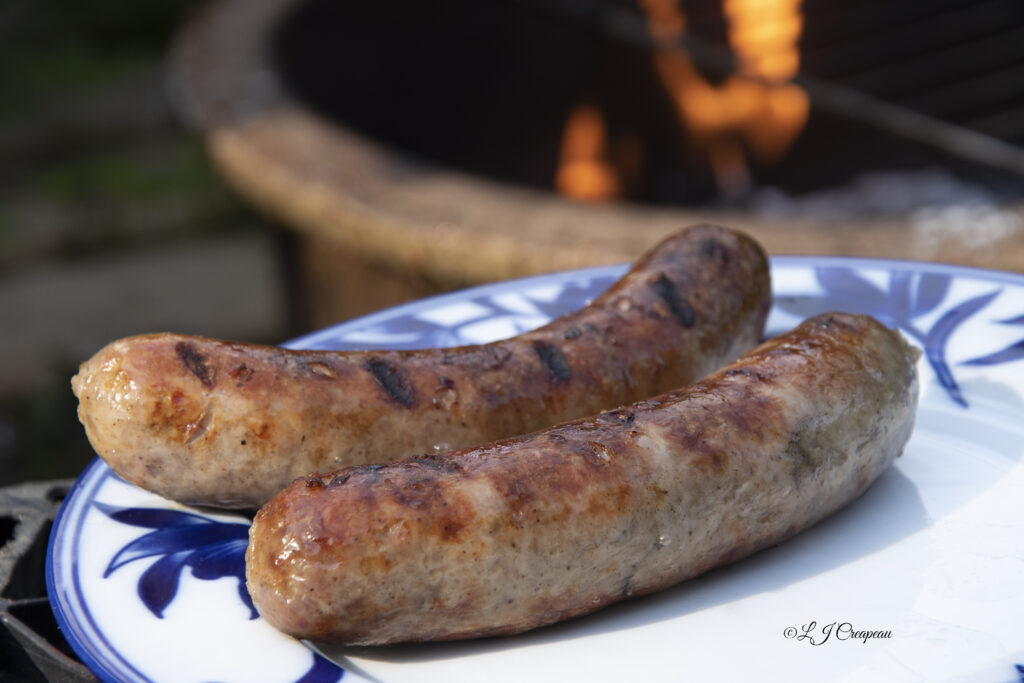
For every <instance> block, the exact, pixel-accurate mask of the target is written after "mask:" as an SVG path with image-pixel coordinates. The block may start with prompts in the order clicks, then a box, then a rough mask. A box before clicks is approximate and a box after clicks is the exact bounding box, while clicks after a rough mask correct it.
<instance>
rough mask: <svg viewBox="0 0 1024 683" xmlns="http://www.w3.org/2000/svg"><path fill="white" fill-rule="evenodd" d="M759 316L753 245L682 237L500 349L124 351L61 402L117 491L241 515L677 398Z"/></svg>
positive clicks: (181, 339)
mask: <svg viewBox="0 0 1024 683" xmlns="http://www.w3.org/2000/svg"><path fill="white" fill-rule="evenodd" d="M770 303H771V284H770V281H769V272H768V263H767V259H766V257H765V255H764V252H763V251H762V250H761V248H760V246H758V245H757V243H755V242H754V241H753V240H751V239H750V238H748V237H746V236H745V235H742V234H740V233H737V232H734V231H731V230H727V229H725V228H720V227H715V226H696V227H692V228H689V229H686V230H683V231H681V232H679V233H677V234H676V235H674V236H672V237H670V238H668V239H666V240H665V241H664V242H662V243H661V244H660V245H658V246H657V247H655V248H654V249H653V250H652V251H651V252H649V253H648V254H647V255H646V256H645V257H644V258H643V259H641V260H640V261H639V262H637V263H636V264H635V265H634V267H633V268H632V269H631V270H630V271H629V272H628V273H627V274H626V275H625V276H624V277H623V278H622V279H621V280H620V281H619V282H617V283H616V284H615V285H614V286H612V287H611V289H609V290H608V291H607V292H606V293H604V294H603V295H602V296H600V297H599V298H598V299H596V300H595V301H594V302H593V303H592V304H591V305H589V306H587V307H585V308H584V309H582V310H580V311H579V312H576V313H574V314H572V315H568V316H565V317H563V318H559V319H558V320H556V321H554V322H552V323H550V324H549V325H547V326H545V327H543V328H540V329H538V330H535V331H532V332H529V333H526V334H523V335H520V336H518V337H515V338H512V339H508V340H504V341H499V342H495V343H492V344H486V345H482V346H465V347H459V348H451V349H429V350H421V351H360V352H341V351H289V350H285V349H281V348H278V347H271V346H255V345H245V344H233V343H229V342H224V341H216V340H211V339H203V338H197V337H187V336H181V335H170V334H161V335H149V336H139V337H129V338H127V339H122V340H120V341H116V342H113V343H112V344H110V345H108V346H107V347H106V348H104V349H102V350H101V351H99V352H98V353H97V354H96V355H95V356H94V357H93V358H92V359H90V360H89V361H87V362H86V363H84V364H83V365H82V367H81V369H80V371H79V373H78V374H77V375H76V376H75V378H74V379H73V380H72V386H73V388H74V391H75V394H76V395H77V396H78V398H79V408H78V414H79V418H80V420H81V421H82V423H83V424H84V425H85V429H86V433H87V434H88V436H89V439H90V441H91V442H92V445H93V447H94V448H95V449H96V451H97V453H99V455H100V456H101V457H102V458H103V459H104V460H105V461H106V462H107V464H109V465H110V467H111V468H112V469H113V470H114V471H115V472H117V473H118V474H119V475H121V476H122V477H124V478H125V479H127V480H128V481H131V482H133V483H135V484H137V485H139V486H141V487H142V488H145V489H148V490H150V491H153V492H155V493H158V494H160V495H163V496H165V497H167V498H171V499H174V500H178V501H181V502H184V503H192V504H200V505H215V506H224V507H253V508H255V507H258V506H259V505H261V504H263V503H264V502H266V501H267V500H268V499H269V498H270V497H271V496H272V495H274V494H275V493H277V492H278V491H280V490H281V489H282V488H284V487H285V486H287V485H288V484H289V483H290V482H292V481H293V480H294V479H295V478H296V477H300V476H304V475H307V474H310V473H313V472H328V471H331V470H335V469H339V468H341V467H347V466H350V465H359V464H368V463H381V462H387V461H390V460H394V459H397V458H403V457H411V456H414V455H418V454H423V453H431V452H437V451H440V450H447V449H449V448H461V447H465V446H470V445H475V444H480V443H486V442H488V441H493V440H495V439H500V438H504V437H508V436H513V435H516V434H523V433H526V432H530V431H534V430H537V429H540V428H542V427H545V426H547V425H551V424H556V423H558V422H562V421H564V420H569V419H573V418H576V417H582V416H584V415H592V414H594V413H596V412H597V411H599V410H603V409H606V408H609V407H613V406H617V405H621V404H623V403H628V402H630V401H636V400H639V399H642V398H646V397H648V396H653V395H655V394H658V393H661V392H664V391H669V390H671V389H674V388H676V387H679V386H683V385H685V384H688V383H689V382H692V381H694V380H696V379H698V378H700V377H703V376H704V375H706V374H707V373H709V372H711V371H712V370H714V369H716V368H718V367H721V366H722V365H724V364H725V363H727V362H729V361H730V360H732V359H734V358H736V357H737V356H738V355H739V354H740V353H742V352H744V351H746V350H748V349H750V348H751V347H753V346H754V345H755V344H756V343H757V342H758V341H759V340H760V336H761V334H762V332H763V329H764V321H765V317H766V316H767V312H768V309H769V306H770Z"/></svg>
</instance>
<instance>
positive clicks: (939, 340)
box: [924, 289, 1002, 407]
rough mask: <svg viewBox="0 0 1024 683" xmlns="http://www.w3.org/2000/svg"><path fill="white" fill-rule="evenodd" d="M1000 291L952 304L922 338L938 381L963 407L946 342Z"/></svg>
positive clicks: (964, 401)
mask: <svg viewBox="0 0 1024 683" xmlns="http://www.w3.org/2000/svg"><path fill="white" fill-rule="evenodd" d="M1001 291H1002V290H1001V289H996V290H994V291H992V292H989V293H988V294H981V295H979V296H976V297H974V298H973V299H968V300H967V301H964V302H962V303H960V304H958V305H957V306H954V307H953V308H951V309H950V310H948V311H946V312H945V313H944V314H943V315H942V317H941V318H939V320H938V321H937V322H936V323H935V325H933V326H932V329H931V330H929V331H928V334H927V335H926V336H925V338H924V352H925V356H926V357H927V358H928V362H929V363H930V364H931V366H932V368H933V369H934V370H935V374H936V375H937V376H938V378H939V383H940V384H941V385H942V386H943V387H944V388H945V389H946V392H947V393H948V394H949V396H950V398H952V399H953V400H954V401H956V402H957V403H959V404H960V405H962V406H964V407H966V406H967V401H966V399H964V396H963V394H962V393H961V391H960V387H959V386H958V385H957V383H956V380H955V379H954V378H953V373H952V372H951V371H950V369H949V365H948V364H947V363H946V344H947V343H948V342H949V338H950V336H952V334H953V332H955V331H956V329H957V328H958V327H959V326H960V325H961V324H962V323H963V322H964V321H966V320H967V319H968V318H970V317H971V316H972V315H974V314H975V313H977V312H978V311H980V310H981V309H982V308H984V307H985V306H987V305H988V303H989V302H990V301H992V299H994V298H995V297H996V296H998V295H999V293H1000V292H1001Z"/></svg>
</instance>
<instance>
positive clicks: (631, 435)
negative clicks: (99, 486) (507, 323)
mask: <svg viewBox="0 0 1024 683" xmlns="http://www.w3.org/2000/svg"><path fill="white" fill-rule="evenodd" d="M917 357H918V353H917V351H916V350H915V349H912V348H911V347H909V346H908V345H907V344H906V343H905V342H904V341H903V339H902V337H900V335H899V333H898V332H896V331H893V330H889V329H887V328H885V327H883V326H882V325H880V324H879V323H878V322H876V321H875V320H874V319H872V318H868V317H864V316H854V315H846V314H831V315H825V316H819V317H816V318H813V319H810V320H809V321H807V322H805V323H804V324H802V325H801V326H799V327H798V328H797V329H795V330H794V331H792V332H790V333H788V334H786V335H783V336H781V337H778V338H776V339H773V340H771V341H768V342H766V343H765V344H763V345H761V346H759V347H758V348H757V349H755V350H753V351H752V352H750V353H749V354H747V355H745V356H743V357H742V358H740V359H739V360H737V361H736V362H735V363H733V364H732V365H730V366H728V367H726V368H724V369H722V370H720V371H718V372H716V373H714V374H713V375H711V376H709V377H707V378H705V379H704V380H701V381H699V382H697V383H695V384H693V385H691V386H690V387H688V388H685V389H681V390H678V391H675V392H671V393H668V394H665V395H662V396H659V397H658V398H655V399H652V400H648V401H643V402H640V403H635V404H633V405H630V406H627V407H623V408H619V409H616V410H612V411H609V412H604V413H601V414H599V415H597V416H595V417H590V418H585V419H581V420H577V421H573V422H568V423H565V424H562V425H558V426H555V427H551V428H548V429H547V430H544V431H540V432H537V433H534V434H532V435H526V436H522V437H517V438H513V439H508V440H504V441H499V442H496V443H493V444H490V445H486V446H481V447H478V448H475V449H468V450H462V451H458V452H454V453H448V454H444V455H443V456H439V457H428V458H421V459H415V460H409V461H405V462H397V463H393V464H389V465H385V466H383V467H355V468H350V469H346V470H342V471H340V472H337V473H335V474H332V475H330V476H314V477H309V478H306V479H304V480H299V481H297V482H295V483H294V484H292V485H291V486H290V487H289V488H287V489H285V490H284V491H283V492H281V493H280V494H279V495H277V496H275V497H274V499H273V500H271V501H270V502H269V503H267V504H266V505H265V506H264V507H263V508H262V509H261V510H260V511H259V513H258V514H257V515H256V518H255V520H254V522H253V525H252V528H251V530H250V537H249V539H250V540H249V548H248V551H247V555H246V562H247V573H248V587H249V593H250V595H251V596H252V598H253V601H254V602H255V604H256V607H257V609H258V610H259V612H260V614H262V615H263V617H264V618H266V619H267V621H269V622H270V623H271V624H272V625H274V626H276V627H277V628H279V629H281V630H283V631H285V632H287V633H290V634H293V635H295V636H298V637H301V638H311V639H314V640H321V641H335V642H340V643H351V644H365V645H372V644H384V643H393V642H403V641H422V640H446V639H455V638H470V637H476V636H489V635H499V634H511V633H518V632H521V631H525V630H527V629H531V628H535V627H538V626H543V625H545V624H550V623H553V622H556V621H560V620H563V619H567V618H570V617H574V616H578V615H583V614H586V613H588V612H593V611H594V610H596V609H599V608H601V607H604V606H606V605H608V604H610V603H613V602H617V601H619V600H622V599H625V598H627V597H629V596H633V595H642V594H645V593H650V592H653V591H656V590H660V589H663V588H666V587H668V586H670V585H672V584H675V583H677V582H679V581H681V580H684V579H687V578H689V577H693V576H696V575H698V574H700V573H702V572H705V571H707V570H708V569H711V568H713V567H716V566H719V565H721V564H724V563H727V562H731V561H734V560H737V559H739V558H742V557H744V556H746V555H749V554H750V553H753V552H755V551H757V550H759V549H761V548H764V547H767V546H770V545H772V544H775V543H777V542H779V541H781V540H783V539H785V538H787V537H790V536H792V535H793V534H795V533H797V532H799V531H801V530H802V529H805V528H807V527H809V526H811V525H812V524H814V523H815V522H817V521H818V520H820V519H822V518H823V517H825V516H826V515H829V514H831V513H833V512H835V511H836V510H837V509H839V508H840V507H842V506H843V505H845V504H847V503H849V502H850V501H852V500H854V499H855V498H857V497H858V496H859V495H860V494H861V493H863V492H864V491H865V490H866V489H867V487H868V486H869V485H870V484H871V483H872V482H873V481H874V480H875V479H876V478H877V477H878V476H879V474H881V473H882V472H883V471H884V470H885V469H886V468H888V467H889V465H890V464H891V463H892V462H893V460H894V459H895V458H896V457H897V456H898V455H899V454H900V452H901V451H902V450H903V448H904V445H905V444H906V442H907V440H908V439H909V437H910V434H911V431H912V428H913V422H914V415H915V409H916V404H917V392H918V381H917V374H916V368H915V362H916V360H917Z"/></svg>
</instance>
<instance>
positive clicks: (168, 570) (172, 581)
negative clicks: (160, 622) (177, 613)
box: [137, 551, 188, 619]
mask: <svg viewBox="0 0 1024 683" xmlns="http://www.w3.org/2000/svg"><path fill="white" fill-rule="evenodd" d="M186 555H188V553H187V552H184V551H183V552H178V553H173V554H171V555H166V556H164V557H161V558H160V559H159V560H157V561H156V562H154V563H153V564H152V565H151V566H150V567H149V569H147V570H146V571H145V572H143V573H142V576H141V577H140V578H139V585H138V587H137V591H138V594H139V598H140V599H141V600H142V604H144V605H145V606H146V607H147V608H148V609H149V611H150V612H152V613H153V614H154V615H156V616H157V618H159V619H163V618H164V609H165V608H166V607H167V605H169V604H171V600H173V599H174V596H175V595H176V594H177V593H178V582H179V581H180V579H181V570H182V569H184V568H185V556H186Z"/></svg>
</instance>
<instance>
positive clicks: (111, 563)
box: [46, 257, 1024, 682]
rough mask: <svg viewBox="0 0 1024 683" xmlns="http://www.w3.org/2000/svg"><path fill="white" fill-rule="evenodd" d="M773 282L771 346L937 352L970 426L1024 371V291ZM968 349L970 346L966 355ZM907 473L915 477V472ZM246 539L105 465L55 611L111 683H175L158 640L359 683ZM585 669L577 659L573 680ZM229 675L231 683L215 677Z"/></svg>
mask: <svg viewBox="0 0 1024 683" xmlns="http://www.w3.org/2000/svg"><path fill="white" fill-rule="evenodd" d="M624 270H625V267H624V266H613V267H605V268H595V269H587V270H582V271H576V272H572V273H558V274H552V275H546V276H539V277H535V278H527V279H524V280H520V281H516V282H510V283H498V284H495V285H489V286H485V287H480V288H476V289H472V290H467V291H465V292H457V293H454V294H449V295H443V296H440V297H434V298H432V299H427V300H423V301H419V302H414V303H410V304H406V305H404V306H399V307H396V308H394V309H389V310H388V311H383V312H380V313H377V314H372V315H370V316H366V317H364V318H361V319H359V320H354V321H350V322H347V323H343V324H341V325H337V326H334V327H331V328H328V329H326V330H323V331H321V332H317V333H314V334H311V335H307V336H305V337H302V338H300V339H297V340H295V341H293V342H291V343H289V344H287V346H291V347H293V348H325V349H330V348H334V349H351V348H415V347H427V346H450V345H457V344H466V343H482V342H486V341H490V340H493V339H496V338H500V337H503V336H509V335H512V334H517V333H519V332H522V331H525V330H527V329H530V328H533V327H537V326H539V325H541V324H543V323H544V322H546V321H547V320H549V319H551V318H553V317H555V316H557V315H561V314H563V313H565V312H567V311H570V310H574V309H576V308H578V307H580V306H582V305H584V304H585V303H586V301H588V300H589V299H591V298H593V297H594V296H596V295H597V294H599V293H600V292H601V291H603V290H604V289H605V288H607V287H608V286H609V285H610V284H611V283H612V282H614V281H615V280H616V279H617V278H618V277H619V276H620V275H621V274H622V273H623V272H624ZM773 279H774V280H775V282H776V296H775V307H774V309H773V312H772V317H771V318H770V321H769V330H768V332H769V334H775V333H778V332H781V331H782V330H783V329H784V328H786V327H789V326H790V325H791V324H795V323H796V322H798V321H799V320H800V319H801V318H803V317H806V316H808V315H812V314H815V313H819V312H824V311H827V310H848V311H855V312H864V313H869V314H872V315H874V316H876V317H878V318H879V319H880V320H882V321H883V322H885V323H886V324H889V325H891V326H894V327H898V328H899V329H901V330H902V331H903V332H904V333H905V334H906V335H907V336H908V337H909V338H910V339H912V340H913V341H914V342H915V343H917V344H918V345H919V346H921V347H922V348H923V349H924V350H925V357H926V360H927V368H930V370H929V371H930V372H931V373H932V378H933V380H934V381H935V383H936V385H937V386H938V387H940V388H941V390H942V393H943V394H945V396H947V397H948V398H949V399H950V401H951V405H952V406H953V407H954V408H955V409H957V410H959V411H961V412H964V413H969V412H970V411H971V406H972V397H975V394H974V393H972V392H973V391H974V389H973V388H972V387H974V386H982V385H977V381H976V379H975V378H974V375H972V374H971V373H975V374H976V373H981V377H982V378H983V379H985V381H990V380H989V379H988V378H990V377H991V375H987V374H985V372H986V370H987V368H990V367H994V366H1000V367H1014V368H1017V367H1019V363H1018V361H1021V360H1024V340H1021V339H1020V335H1019V334H1018V335H1016V336H1015V335H1014V334H1013V332H1015V331H1016V330H1017V329H1018V328H1019V327H1021V326H1024V296H1021V293H1022V292H1024V278H1017V277H1014V276H1010V275H1006V274H998V273H996V274H993V273H985V272H982V271H973V270H969V269H957V268H947V267H943V266H929V265H926V264H911V263H904V262H888V261H866V260H855V259H808V258H800V257H790V258H777V259H774V260H773ZM979 330H984V332H979ZM1001 331H1002V332H1001ZM982 337H983V339H981V341H979V338H982ZM965 339H967V340H969V341H970V342H971V343H970V344H967V345H965V344H964V340H965ZM1011 374H1012V373H1011ZM1018 374H1020V373H1019V372H1018ZM1014 376H1016V375H1014ZM965 378H966V379H967V380H969V381H967V382H965V381H963V380H964V379H965ZM971 382H974V384H971ZM1022 386H1024V383H1022ZM907 470H908V471H909V472H913V461H911V462H909V465H908V467H907ZM248 525H249V522H248V520H247V519H245V518H244V517H238V516H231V515H222V514H220V513H214V512H211V511H205V510H192V509H188V508H183V507H182V506H179V505H176V504H174V503H170V502H168V501H165V500H163V499H161V498H159V497H157V496H153V495H151V494H148V493H146V492H143V491H140V490H138V489H136V488H135V487H133V486H130V485H129V484H126V483H124V482H123V481H121V480H120V479H119V478H117V477H116V475H114V474H113V473H112V472H111V471H110V470H109V469H108V468H107V467H106V466H105V465H104V464H103V463H101V462H99V461H98V460H97V461H95V462H94V463H93V464H92V465H90V466H89V467H88V468H87V469H86V471H85V472H84V473H83V474H82V476H81V477H80V478H79V480H78V482H77V483H76V486H75V487H74V489H73V490H72V492H71V493H70V494H69V495H68V497H67V499H66V501H65V504H64V507H63V508H62V510H61V513H60V515H59V516H58V519H57V521H56V523H55V525H54V530H53V533H52V535H51V539H50V548H49V551H48V556H47V572H46V573H47V583H48V589H49V593H50V597H51V603H52V604H53V606H54V612H55V614H56V616H57V619H58V623H59V624H60V625H61V628H62V630H63V631H64V633H65V634H66V636H67V638H68V641H69V642H70V643H71V645H72V647H73V648H74V649H75V651H76V652H77V653H78V654H79V656H80V657H81V658H82V660H83V661H84V662H86V664H87V665H89V666H90V668H92V669H93V670H94V671H95V672H96V673H97V675H99V676H100V678H101V679H103V680H107V681H149V680H154V681H155V680H162V679H163V673H162V668H161V667H163V668H164V669H166V668H167V667H174V666H176V665H177V663H178V662H180V661H183V660H182V659H181V658H180V657H174V656H171V655H168V654H167V653H166V652H162V651H157V650H156V649H153V648H148V647H147V646H146V645H145V644H144V642H148V640H147V639H152V638H163V639H164V642H168V643H172V644H173V645H174V647H175V648H177V649H180V650H181V651H182V652H183V653H188V654H190V655H195V656H197V657H200V663H201V665H202V666H207V665H208V666H209V667H210V669H211V670H210V671H209V672H207V671H205V670H204V671H203V672H202V673H201V674H196V675H195V678H194V680H228V679H233V680H257V679H259V680H267V681H308V682H314V681H316V682H321V681H335V680H338V679H339V678H341V677H342V676H345V677H346V679H348V678H355V679H357V680H360V679H361V677H360V676H359V675H358V674H357V673H356V672H355V671H353V670H343V669H342V668H341V667H339V666H338V665H337V664H335V663H334V662H332V661H331V660H329V659H327V658H325V657H324V656H322V655H321V654H320V653H318V652H315V651H311V650H310V649H308V648H307V647H306V646H305V645H303V644H301V643H298V642H297V641H294V640H292V639H290V638H288V637H286V636H283V635H282V634H278V633H277V632H276V631H273V629H271V628H270V627H269V626H267V625H266V624H265V623H264V622H263V621H262V620H261V619H259V617H258V614H257V613H256V611H255V609H254V607H253V604H252V601H251V599H250V598H249V596H248V593H247V592H246V590H245V582H244V552H245V547H246V541H247V530H248ZM1021 561H1022V562H1024V558H1022V559H1021ZM806 616H808V617H814V616H816V615H806ZM221 618H222V619H223V620H224V624H226V626H223V627H220V626H217V624H212V625H210V626H209V628H210V629H215V628H220V629H221V630H222V631H226V632H227V633H226V634H225V636H224V637H223V638H222V639H221V640H222V642H216V643H214V644H213V646H214V647H215V651H216V655H212V654H207V655H198V654H196V653H198V652H206V651H207V650H208V648H209V647H210V643H208V642H207V641H208V640H209V639H210V638H211V636H209V635H208V634H205V632H204V630H203V629H204V628H205V622H208V621H211V622H216V621H217V620H218V619H221ZM218 623H219V622H218ZM591 623H592V622H591ZM879 626H882V625H881V624H880V625H879ZM677 628H682V627H681V626H678V627H677ZM236 631H237V632H238V634H239V635H238V636H237V637H235V636H234V635H233V634H234V632H236ZM136 632H137V633H136ZM165 633H169V634H171V635H164V634H165ZM149 634H156V635H149ZM144 635H145V637H143V636H144ZM561 647H566V643H563V644H562V645H561ZM595 647H598V648H599V650H600V651H601V652H614V651H615V650H617V648H615V647H611V648H605V647H602V646H600V645H597V646H595ZM204 648H207V650H204ZM163 649H164V650H166V649H167V648H163ZM670 649H671V648H669V650H670ZM442 651H443V650H442ZM185 656H188V655H185ZM491 656H492V657H497V655H496V654H494V653H492V655H491ZM161 657H162V659H161ZM203 657H205V659H203ZM570 658H571V656H570ZM1014 661H1020V660H1019V659H1016V658H1014V659H1010V660H1009V661H1006V662H1005V664H1001V665H999V666H1004V667H1006V668H1004V669H1002V670H1003V671H1007V670H1009V669H1013V670H1014V671H1015V673H1018V674H1019V670H1020V669H1019V667H1017V668H1016V669H1014V664H1013V662H1014ZM580 664H581V660H579V659H578V658H577V659H576V660H575V664H574V666H580ZM218 666H221V667H222V668H221V669H218V670H217V671H214V670H213V669H215V668H216V667H218ZM498 666H499V667H500V665H498ZM225 667H226V668H225ZM247 667H248V668H247ZM486 668H488V670H490V671H492V673H494V672H496V671H495V669H493V667H491V666H489V665H488V666H487V667H486ZM514 669H515V667H511V668H509V670H510V671H512V670H514ZM178 673H180V672H178ZM514 678H516V677H515V676H514ZM189 680H192V679H189ZM517 680H518V678H517Z"/></svg>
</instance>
